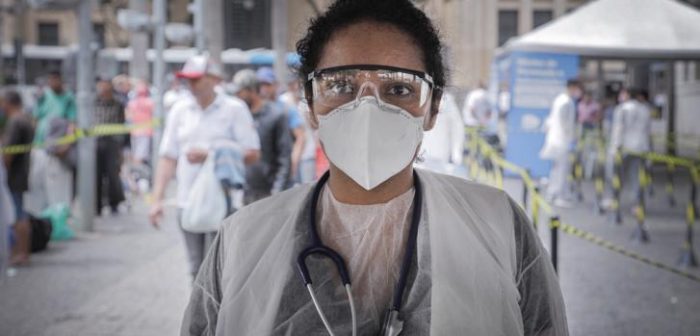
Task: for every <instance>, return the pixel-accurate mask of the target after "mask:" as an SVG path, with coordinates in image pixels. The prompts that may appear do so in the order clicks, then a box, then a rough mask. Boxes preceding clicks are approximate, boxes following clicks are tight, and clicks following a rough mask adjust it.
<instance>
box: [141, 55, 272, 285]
mask: <svg viewBox="0 0 700 336" xmlns="http://www.w3.org/2000/svg"><path fill="white" fill-rule="evenodd" d="M178 76H179V77H181V78H184V79H186V80H187V83H188V87H189V91H190V92H191V93H192V95H191V96H190V95H188V96H187V97H183V98H182V99H180V100H179V101H178V102H177V103H175V105H173V107H172V108H171V110H170V112H169V114H168V122H167V123H166V124H165V130H164V131H163V138H162V140H161V143H160V148H159V154H160V158H159V160H158V163H157V170H156V174H155V178H154V180H155V183H154V187H153V204H152V205H151V211H150V213H149V219H150V222H151V224H152V225H153V226H154V227H156V228H158V227H159V225H160V221H161V218H162V217H163V198H164V196H165V190H166V186H167V184H168V183H169V181H170V180H171V179H172V177H173V175H174V176H175V178H176V179H177V196H176V200H177V208H178V223H179V224H180V226H181V224H182V213H183V212H184V209H185V208H187V207H188V203H189V197H190V195H189V194H190V192H191V191H192V190H193V186H194V182H195V180H196V179H197V176H198V175H199V171H200V169H201V167H202V165H203V163H204V162H205V161H206V160H207V159H208V158H209V154H210V152H212V151H213V150H215V149H216V148H218V146H220V144H221V143H226V142H233V143H236V144H238V145H239V146H240V148H241V151H242V153H243V155H242V157H243V160H244V162H245V163H246V164H251V163H252V162H255V161H256V160H257V159H258V158H259V155H260V139H259V138H258V134H257V132H256V131H255V126H254V125H253V119H252V118H251V116H250V111H248V107H247V106H246V105H245V103H243V102H242V101H240V100H238V99H236V98H232V97H228V96H226V95H225V94H222V93H217V92H216V90H215V88H216V86H217V85H219V84H220V82H221V79H222V78H223V76H224V74H223V72H222V70H221V67H220V65H219V64H218V63H216V62H214V61H212V60H210V59H209V57H207V56H206V55H197V56H193V57H191V58H190V59H188V60H187V62H186V63H185V65H184V66H183V68H182V71H181V72H179V73H178ZM182 235H183V238H184V242H185V247H186V249H187V258H188V261H189V266H190V273H191V274H192V277H194V276H195V275H196V274H197V272H198V271H199V266H200V265H201V263H202V260H203V259H204V255H205V254H206V251H207V250H208V248H209V244H210V243H211V241H212V240H213V239H214V233H213V232H209V233H196V232H190V231H186V230H184V229H183V230H182Z"/></svg>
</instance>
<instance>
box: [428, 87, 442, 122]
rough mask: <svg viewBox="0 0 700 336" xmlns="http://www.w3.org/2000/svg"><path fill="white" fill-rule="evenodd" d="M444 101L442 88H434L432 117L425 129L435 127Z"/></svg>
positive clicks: (431, 107) (431, 108)
mask: <svg viewBox="0 0 700 336" xmlns="http://www.w3.org/2000/svg"><path fill="white" fill-rule="evenodd" d="M441 101H442V89H437V88H436V89H434V90H433V100H432V101H431V102H430V111H429V112H430V117H429V119H428V121H427V122H426V125H425V127H424V130H425V131H430V130H431V129H433V127H435V121H436V120H437V116H438V112H440V102H441Z"/></svg>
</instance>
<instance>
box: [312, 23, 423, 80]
mask: <svg viewBox="0 0 700 336" xmlns="http://www.w3.org/2000/svg"><path fill="white" fill-rule="evenodd" d="M352 64H375V65H386V66H394V67H399V68H405V69H411V70H416V71H422V72H425V70H426V69H425V64H424V62H423V53H422V51H421V50H420V49H419V48H418V45H417V44H416V43H415V41H414V40H413V38H412V37H411V36H410V35H408V34H407V33H404V32H403V31H401V30H399V29H398V28H397V27H395V26H392V25H389V24H384V23H377V22H372V21H363V22H358V23H354V24H351V25H350V26H348V27H345V28H343V29H340V30H338V31H337V32H335V33H334V34H333V35H332V36H331V38H330V39H329V40H328V42H327V43H326V45H325V46H324V48H323V50H322V52H321V57H320V59H319V63H318V65H317V67H316V68H317V69H324V68H330V67H336V66H343V65H352Z"/></svg>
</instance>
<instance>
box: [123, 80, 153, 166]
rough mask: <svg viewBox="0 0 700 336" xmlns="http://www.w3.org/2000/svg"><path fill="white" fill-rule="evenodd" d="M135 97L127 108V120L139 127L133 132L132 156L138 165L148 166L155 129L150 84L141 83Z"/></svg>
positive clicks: (137, 87) (135, 91) (136, 89)
mask: <svg viewBox="0 0 700 336" xmlns="http://www.w3.org/2000/svg"><path fill="white" fill-rule="evenodd" d="M134 93H135V97H134V99H132V100H131V101H130V102H129V104H128V105H127V106H126V120H127V121H128V122H129V123H130V124H132V125H144V126H143V127H140V126H137V127H136V128H134V129H133V130H132V131H131V156H132V160H133V161H134V163H136V164H141V165H143V164H146V162H148V161H149V158H150V157H151V136H152V135H153V127H152V126H151V125H150V123H151V122H152V121H153V109H154V103H153V99H151V94H150V91H149V89H148V84H146V83H145V82H140V83H138V84H136V88H135V90H134ZM145 125H149V126H145Z"/></svg>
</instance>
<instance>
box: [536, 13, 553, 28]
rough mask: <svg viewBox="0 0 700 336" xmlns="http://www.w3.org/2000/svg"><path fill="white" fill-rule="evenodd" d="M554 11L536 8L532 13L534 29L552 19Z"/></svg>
mask: <svg viewBox="0 0 700 336" xmlns="http://www.w3.org/2000/svg"><path fill="white" fill-rule="evenodd" d="M553 16H554V13H553V12H552V11H551V10H536V11H535V12H534V13H532V29H535V28H537V27H539V26H541V25H543V24H545V23H547V22H549V21H552V17H553Z"/></svg>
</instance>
